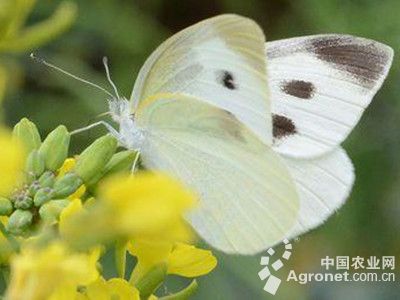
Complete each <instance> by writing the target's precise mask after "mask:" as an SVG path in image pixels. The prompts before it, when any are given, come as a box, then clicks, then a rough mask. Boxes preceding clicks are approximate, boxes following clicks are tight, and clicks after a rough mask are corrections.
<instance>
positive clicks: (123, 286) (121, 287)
mask: <svg viewBox="0 0 400 300" xmlns="http://www.w3.org/2000/svg"><path fill="white" fill-rule="evenodd" d="M107 286H108V288H109V290H110V294H111V299H119V300H139V299H140V296H139V291H138V290H137V289H136V288H134V287H133V286H132V285H130V284H129V283H128V282H127V281H126V280H123V279H121V278H113V279H110V280H109V281H107Z"/></svg>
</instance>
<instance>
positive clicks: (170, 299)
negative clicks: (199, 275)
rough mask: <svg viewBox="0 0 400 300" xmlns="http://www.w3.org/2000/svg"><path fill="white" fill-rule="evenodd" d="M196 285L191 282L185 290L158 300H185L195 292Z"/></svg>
mask: <svg viewBox="0 0 400 300" xmlns="http://www.w3.org/2000/svg"><path fill="white" fill-rule="evenodd" d="M197 288H198V284H197V281H196V280H193V281H192V282H191V283H190V284H189V285H188V286H187V287H186V288H184V289H183V290H181V291H180V292H178V293H175V294H172V295H168V296H165V297H160V298H158V299H159V300H187V299H190V297H191V296H193V294H194V293H195V292H196V291H197Z"/></svg>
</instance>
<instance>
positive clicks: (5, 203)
mask: <svg viewBox="0 0 400 300" xmlns="http://www.w3.org/2000/svg"><path fill="white" fill-rule="evenodd" d="M12 211H13V207H12V203H11V201H10V200H9V199H7V198H4V197H0V216H8V215H9V214H11V213H12Z"/></svg>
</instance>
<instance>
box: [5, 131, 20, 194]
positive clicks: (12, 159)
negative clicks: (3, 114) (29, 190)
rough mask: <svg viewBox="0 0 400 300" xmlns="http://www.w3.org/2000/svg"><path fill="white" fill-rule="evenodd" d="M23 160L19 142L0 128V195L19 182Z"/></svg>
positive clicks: (9, 191) (8, 191)
mask: <svg viewBox="0 0 400 300" xmlns="http://www.w3.org/2000/svg"><path fill="white" fill-rule="evenodd" d="M24 162H25V153H24V151H23V148H22V146H21V144H20V143H19V142H18V141H16V140H13V139H12V137H11V134H10V133H9V132H8V131H6V130H5V129H1V128H0V166H1V168H0V196H8V195H9V194H10V193H11V191H12V190H13V188H15V187H16V186H17V185H18V184H19V183H20V182H21V180H22V170H23V167H24Z"/></svg>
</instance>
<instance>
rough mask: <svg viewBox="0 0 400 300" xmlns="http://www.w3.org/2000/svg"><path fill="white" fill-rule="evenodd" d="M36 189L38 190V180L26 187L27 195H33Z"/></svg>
mask: <svg viewBox="0 0 400 300" xmlns="http://www.w3.org/2000/svg"><path fill="white" fill-rule="evenodd" d="M38 190H40V184H39V181H38V180H35V181H33V182H32V183H31V185H30V186H29V188H28V195H29V196H31V197H34V196H35V194H36V193H37V191H38Z"/></svg>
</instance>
